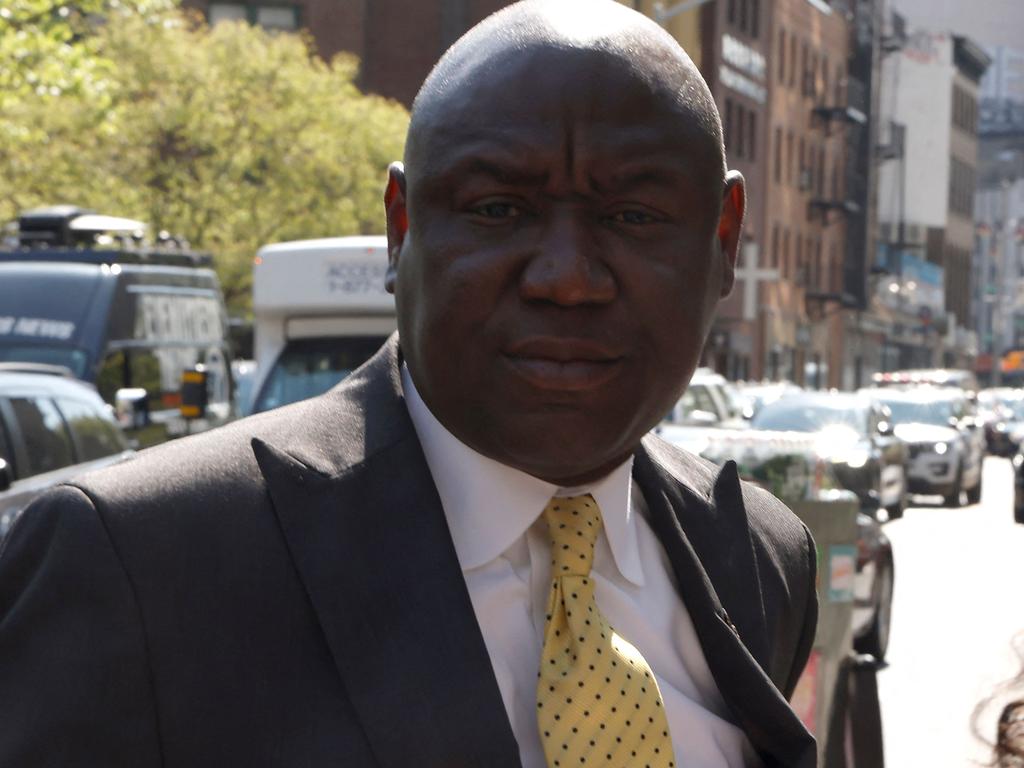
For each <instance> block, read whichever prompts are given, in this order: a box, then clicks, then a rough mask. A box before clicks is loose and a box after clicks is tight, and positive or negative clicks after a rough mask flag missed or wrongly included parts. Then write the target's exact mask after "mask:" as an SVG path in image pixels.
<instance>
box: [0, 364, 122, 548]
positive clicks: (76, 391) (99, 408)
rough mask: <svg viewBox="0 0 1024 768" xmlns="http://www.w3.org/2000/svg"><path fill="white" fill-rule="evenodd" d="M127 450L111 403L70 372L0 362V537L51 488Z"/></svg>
mask: <svg viewBox="0 0 1024 768" xmlns="http://www.w3.org/2000/svg"><path fill="white" fill-rule="evenodd" d="M131 453H132V451H131V450H130V449H129V447H128V443H127V441H126V440H125V438H124V435H123V434H122V433H121V430H120V428H119V427H118V425H117V423H116V422H115V421H114V418H113V416H112V415H111V412H110V407H109V406H107V404H106V403H104V402H103V400H102V399H101V398H100V396H99V394H98V393H97V392H96V390H95V388H93V387H92V386H91V385H89V384H85V383H83V382H81V381H77V380H75V379H74V378H73V376H72V375H71V371H69V370H68V369H66V368H60V367H57V366H50V365H33V364H27V363H2V364H0V539H2V538H3V537H4V536H6V534H7V531H8V530H10V527H11V526H12V525H13V524H14V521H15V519H16V518H17V517H18V515H19V514H20V513H21V510H22V509H24V508H25V507H26V506H27V505H28V503H29V502H30V501H31V500H32V499H34V498H35V497H36V496H38V495H39V494H40V493H42V492H43V491H45V490H46V489H47V488H49V487H50V486H53V485H56V484H57V483H61V482H63V481H65V480H67V479H68V478H70V477H71V476H72V475H77V474H79V473H80V472H84V471H86V470H89V469H98V468H100V467H103V466H106V465H107V464H112V463H114V462H117V461H120V460H122V459H124V458H126V457H127V456H129V455H131Z"/></svg>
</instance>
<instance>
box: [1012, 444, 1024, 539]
mask: <svg viewBox="0 0 1024 768" xmlns="http://www.w3.org/2000/svg"><path fill="white" fill-rule="evenodd" d="M1013 519H1014V520H1015V521H1016V522H1018V523H1021V524H1024V453H1018V454H1017V455H1016V456H1014V457H1013Z"/></svg>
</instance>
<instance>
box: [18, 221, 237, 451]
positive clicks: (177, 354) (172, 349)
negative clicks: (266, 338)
mask: <svg viewBox="0 0 1024 768" xmlns="http://www.w3.org/2000/svg"><path fill="white" fill-rule="evenodd" d="M145 229H146V225H145V224H144V223H143V222H139V221H133V220H130V219H122V218H119V217H114V216H103V215H98V214H95V213H92V212H91V211H87V210H84V209H80V208H76V207H74V206H53V207H50V208H40V209H36V210H33V211H26V212H24V213H23V214H22V215H21V216H20V217H19V218H18V220H17V223H16V226H14V227H13V228H12V229H11V231H12V232H14V233H16V238H15V239H13V240H12V241H6V240H5V241H4V242H0V362H17V363H43V364H48V365H60V366H64V367H66V368H68V369H70V370H71V371H72V372H73V373H74V375H75V376H76V377H78V378H79V379H82V380H83V381H87V382H89V383H91V384H94V385H95V386H96V389H97V391H98V392H99V394H100V396H101V397H102V398H103V399H104V400H105V401H106V402H107V403H109V404H110V405H112V406H115V407H118V408H121V409H122V412H123V410H124V408H125V404H126V403H127V402H129V401H131V403H132V410H133V411H134V414H135V416H136V418H131V419H128V418H126V419H125V421H124V423H123V424H122V426H123V428H124V429H125V431H126V433H127V434H128V436H129V437H130V438H132V439H133V440H136V441H137V442H138V444H139V445H140V446H142V447H146V446H149V445H154V444H156V443H160V442H163V441H164V440H168V439H170V438H173V437H179V436H181V435H185V434H192V433H195V432H199V431H202V430H204V429H212V428H213V427H217V426H219V425H221V424H224V423H226V422H227V421H229V420H230V419H231V418H233V416H234V414H233V413H232V402H231V398H232V386H231V376H230V362H231V352H230V349H229V344H228V339H227V312H226V310H225V307H224V298H223V295H222V293H221V289H220V283H219V281H218V278H217V274H216V273H215V272H214V271H213V268H212V267H213V263H212V259H211V257H210V256H209V255H207V254H202V253H197V252H195V251H193V250H192V249H191V248H189V247H188V244H187V243H185V242H184V241H181V240H178V239H176V238H172V237H169V236H165V235H166V233H161V235H159V236H157V237H156V238H155V239H153V240H147V239H146V238H145V236H144V234H143V233H144V231H145ZM198 365H201V366H202V367H203V372H204V374H205V378H206V388H207V404H206V408H205V409H204V412H203V413H202V414H201V415H200V416H199V417H190V418H186V417H185V416H184V415H183V414H182V412H181V410H180V406H181V402H182V394H183V393H182V374H183V372H184V371H185V370H186V369H194V368H195V367H196V366H198Z"/></svg>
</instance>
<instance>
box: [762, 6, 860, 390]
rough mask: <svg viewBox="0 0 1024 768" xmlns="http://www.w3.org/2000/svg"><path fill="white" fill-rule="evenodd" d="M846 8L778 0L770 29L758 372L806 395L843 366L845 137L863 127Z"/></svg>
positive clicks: (849, 204) (852, 206)
mask: <svg viewBox="0 0 1024 768" xmlns="http://www.w3.org/2000/svg"><path fill="white" fill-rule="evenodd" d="M851 18H852V15H851V11H850V8H849V6H848V5H847V4H846V3H826V2H824V1H823V0H776V2H775V3H774V12H773V14H772V17H771V23H770V26H769V29H770V35H771V40H772V43H771V53H772V56H771V58H770V62H769V64H770V66H769V78H768V79H769V96H768V98H769V106H768V113H769V115H768V122H769V124H768V137H767V141H766V149H767V154H766V159H767V162H766V163H765V165H764V167H765V174H764V184H763V186H762V195H763V197H764V199H765V206H766V208H765V244H766V247H765V254H766V259H765V262H766V265H767V266H768V267H770V268H773V269H777V270H778V272H779V279H778V280H776V281H774V282H768V283H766V284H765V286H764V291H763V296H762V297H763V302H762V304H761V308H760V311H761V322H762V339H761V347H760V349H761V352H762V357H761V370H760V371H756V370H755V375H756V374H757V373H760V374H761V375H763V376H767V377H769V378H772V379H780V378H781V379H790V380H793V381H796V382H798V383H803V384H806V385H807V386H811V387H816V388H818V387H826V386H830V387H831V386H839V385H840V384H841V383H842V381H841V379H842V370H843V366H844V353H845V350H844V345H843V337H844V317H843V313H844V308H843V304H844V299H843V294H844V288H845V279H844V264H845V263H846V261H847V227H848V224H849V222H848V218H849V216H850V215H851V213H855V212H856V211H857V208H858V206H857V204H856V203H855V202H854V201H852V200H851V199H850V197H849V194H848V190H849V186H850V181H851V179H850V167H849V164H848V159H849V155H848V152H849V147H850V141H849V138H850V136H849V133H850V131H851V130H856V129H857V126H862V125H863V124H864V123H865V122H866V114H867V109H868V106H867V103H866V89H865V87H864V84H863V83H861V82H859V81H858V80H856V79H855V78H853V77H851V75H850V72H849V67H848V62H849V57H850V44H851V27H850V22H851Z"/></svg>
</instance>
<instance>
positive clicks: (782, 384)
mask: <svg viewBox="0 0 1024 768" xmlns="http://www.w3.org/2000/svg"><path fill="white" fill-rule="evenodd" d="M737 391H738V392H739V396H740V398H742V399H743V401H744V407H743V417H744V418H746V419H752V418H754V416H756V415H757V412H758V411H759V410H761V409H762V408H763V407H764V406H765V405H767V404H768V403H774V402H775V401H776V400H778V399H779V398H780V397H783V396H784V395H795V394H798V393H800V392H803V388H802V387H799V386H797V385H796V384H793V383H791V382H788V381H763V382H749V383H746V384H741V385H739V386H738V387H737Z"/></svg>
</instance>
